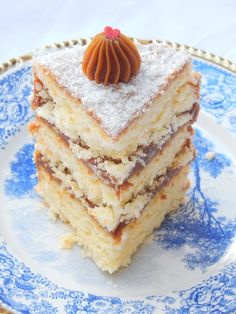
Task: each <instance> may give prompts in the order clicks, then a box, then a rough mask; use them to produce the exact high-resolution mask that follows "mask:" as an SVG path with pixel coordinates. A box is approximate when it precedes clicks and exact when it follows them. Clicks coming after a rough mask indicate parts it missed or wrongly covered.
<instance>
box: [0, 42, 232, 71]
mask: <svg viewBox="0 0 236 314" xmlns="http://www.w3.org/2000/svg"><path fill="white" fill-rule="evenodd" d="M88 41H89V39H86V38H81V39H75V40H70V41H63V42H60V43H54V44H52V45H46V46H45V47H44V48H46V49H47V48H58V49H61V48H65V47H73V46H74V45H77V44H79V45H85V44H86V43H87V42H88ZM138 41H139V42H141V43H142V44H148V43H151V42H157V43H164V44H167V45H168V46H170V47H173V48H177V49H180V50H184V51H186V52H188V53H190V54H191V55H192V56H194V57H197V58H200V59H203V60H206V61H209V62H212V63H214V64H216V65H218V66H220V67H223V68H225V69H226V70H228V71H231V72H233V73H235V74H236V63H234V62H232V61H230V60H227V59H224V58H222V57H220V56H217V55H215V54H213V53H211V52H206V51H204V50H201V49H197V48H194V47H191V46H188V45H184V44H178V43H172V42H170V41H161V40H158V39H155V40H143V39H138ZM32 56H33V53H32V52H31V53H28V54H25V55H23V56H21V57H18V58H12V59H10V60H8V61H7V62H4V63H0V74H2V73H4V72H6V71H7V70H9V69H10V68H12V67H14V66H15V65H18V64H21V63H24V62H25V61H28V60H30V59H32Z"/></svg>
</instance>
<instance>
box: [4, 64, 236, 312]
mask: <svg viewBox="0 0 236 314" xmlns="http://www.w3.org/2000/svg"><path fill="white" fill-rule="evenodd" d="M194 68H195V69H196V70H197V71H199V72H200V73H201V74H202V89H201V108H202V110H201V114H200V117H199V120H198V123H197V126H196V134H195V144H196V146H197V149H198V156H197V158H196V160H195V162H194V163H193V164H192V170H191V181H192V186H191V190H190V192H189V201H188V202H187V204H186V205H185V206H184V207H183V208H181V209H180V210H179V211H178V212H177V213H176V214H173V215H171V216H170V217H168V218H167V219H166V220H165V222H164V223H163V225H162V227H161V228H160V229H159V230H157V231H156V232H155V233H154V235H153V237H151V238H149V239H148V240H147V241H146V243H145V244H143V245H142V246H141V247H140V248H139V250H138V252H137V253H136V254H135V255H134V256H133V260H132V263H131V265H130V266H129V267H127V268H124V269H121V270H120V271H119V272H117V273H115V274H114V275H108V274H106V273H103V272H101V271H100V270H99V269H98V268H97V267H96V266H95V264H94V263H93V262H92V261H91V260H89V259H86V258H84V257H83V255H82V252H81V250H80V248H79V247H74V248H73V249H71V250H61V249H60V245H59V243H58V239H59V237H60V236H61V235H64V234H65V233H67V232H68V230H69V229H68V228H69V227H67V226H65V225H63V224H61V223H60V222H57V223H56V224H54V223H53V222H52V221H50V219H49V218H48V215H47V212H46V209H45V208H44V207H43V205H42V203H41V202H40V200H39V198H38V196H37V195H36V193H35V191H34V186H35V185H36V183H37V177H36V172H35V165H34V163H33V161H32V153H33V150H34V145H33V142H32V139H31V138H30V137H29V136H28V133H27V124H28V122H29V121H30V120H31V119H32V117H33V113H32V111H31V110H30V106H29V95H30V92H31V86H32V75H31V65H30V62H25V63H23V64H22V65H20V66H17V67H15V68H13V69H11V70H9V71H7V72H6V73H4V74H3V75H1V76H0V147H1V152H0V174H1V175H0V232H1V235H0V304H2V306H3V307H5V308H8V309H11V310H12V311H13V312H15V313H43V314H47V313H102V314H104V313H109V314H116V313H142V314H145V313H169V314H174V313H186V314H187V313H198V314H199V313H200V314H201V313H215V314H216V313H236V74H233V73H231V72H228V71H227V70H225V69H223V68H220V67H217V66H215V65H213V64H211V63H207V62H206V61H203V60H200V59H194Z"/></svg>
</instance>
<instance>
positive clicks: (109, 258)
mask: <svg viewBox="0 0 236 314" xmlns="http://www.w3.org/2000/svg"><path fill="white" fill-rule="evenodd" d="M187 174H188V166H186V167H184V168H183V169H182V170H180V171H179V173H178V174H176V176H174V177H173V178H172V179H171V181H169V183H168V184H167V185H166V186H165V187H163V188H162V190H161V193H159V194H158V195H156V197H154V198H153V199H152V201H151V202H150V203H149V204H148V205H147V206H146V208H145V209H144V210H143V211H142V214H141V216H140V217H139V219H134V220H132V221H131V222H129V223H128V224H127V225H121V226H120V228H119V229H118V230H117V232H116V233H109V232H108V231H106V230H105V229H103V228H102V227H101V226H100V225H99V224H98V223H97V222H96V220H94V218H93V217H92V216H90V215H89V214H88V212H87V210H86V209H85V208H84V207H83V206H82V204H81V203H80V201H79V200H78V199H76V198H75V196H74V195H73V194H71V193H70V192H69V191H68V190H65V189H64V188H62V186H61V185H60V184H59V183H58V181H57V180H56V179H54V178H53V177H51V176H50V175H49V174H48V173H47V171H45V169H44V168H40V169H39V170H38V177H39V183H38V186H37V191H38V193H39V194H40V195H41V196H42V197H43V199H44V200H45V202H46V204H47V205H48V207H49V208H50V212H51V214H53V215H56V216H57V217H59V218H60V219H61V220H62V221H64V222H68V223H69V224H70V225H71V227H72V230H73V236H72V239H71V240H72V241H74V242H77V243H78V244H79V245H81V246H82V248H83V250H84V252H85V254H86V255H87V256H88V257H91V258H92V259H93V260H94V262H95V263H96V264H97V265H98V267H100V268H101V269H102V270H104V271H108V272H109V273H113V272H114V271H116V270H117V269H119V268H120V267H121V266H127V265H128V264H129V263H130V259H131V255H132V254H133V253H134V252H135V251H136V249H137V247H138V246H139V245H140V244H141V243H142V242H143V241H144V239H145V238H146V237H147V236H148V235H150V234H151V233H152V232H153V230H154V228H157V227H159V226H160V224H161V223H162V221H163V220H164V217H165V215H166V214H168V213H169V212H171V211H172V210H175V209H177V208H178V207H179V206H180V205H181V204H182V203H183V202H184V201H185V191H186V190H187V189H188V187H189V181H188V178H187ZM67 240H68V239H67Z"/></svg>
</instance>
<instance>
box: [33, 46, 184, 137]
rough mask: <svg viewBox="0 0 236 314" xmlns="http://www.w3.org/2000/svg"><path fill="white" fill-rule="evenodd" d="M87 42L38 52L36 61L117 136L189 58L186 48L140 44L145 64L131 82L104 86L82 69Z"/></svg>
mask: <svg viewBox="0 0 236 314" xmlns="http://www.w3.org/2000/svg"><path fill="white" fill-rule="evenodd" d="M85 49H86V46H76V47H74V48H70V49H65V50H63V51H59V52H56V53H51V54H48V55H44V56H38V57H35V59H34V64H35V65H36V68H37V64H40V65H43V66H44V67H45V68H47V69H48V70H49V71H50V72H51V73H53V74H54V75H55V77H56V79H57V81H58V83H59V84H60V86H62V87H63V88H65V89H66V90H67V91H68V92H69V93H70V94H71V95H72V96H73V97H75V98H76V99H79V100H80V101H81V104H82V107H83V108H84V109H85V110H86V111H87V112H89V113H92V115H93V116H94V117H96V118H97V119H98V120H99V121H100V124H101V126H102V128H103V129H104V131H105V132H106V133H107V135H108V136H110V137H112V138H115V137H117V136H118V135H119V134H120V133H121V132H122V131H123V130H124V129H125V128H126V127H127V125H128V123H129V122H130V121H131V120H132V119H134V118H135V117H137V116H138V115H140V114H141V113H142V112H145V111H147V110H148V107H149V106H148V104H149V103H150V101H151V99H152V98H153V97H154V96H156V95H158V94H161V93H162V92H163V89H164V87H165V86H166V84H167V83H168V79H169V78H170V77H171V76H174V75H175V73H176V71H177V72H178V71H180V70H181V69H182V68H183V67H184V65H185V64H186V63H187V62H189V60H190V57H189V55H188V54H186V53H185V52H181V51H177V50H175V49H173V48H170V47H167V46H165V45H162V44H156V43H151V44H149V45H141V44H138V49H139V52H140V55H141V59H142V62H141V66H140V70H139V72H138V75H137V76H136V77H133V78H132V79H131V80H130V82H129V83H128V84H124V83H119V84H117V85H110V86H107V87H106V86H104V85H103V84H96V83H95V82H94V81H89V80H88V78H87V77H86V76H85V75H84V74H83V72H82V59H83V54H84V51H85Z"/></svg>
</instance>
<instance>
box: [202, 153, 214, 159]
mask: <svg viewBox="0 0 236 314" xmlns="http://www.w3.org/2000/svg"><path fill="white" fill-rule="evenodd" d="M215 155H216V153H214V152H207V153H206V154H205V157H206V159H207V160H212V159H213V158H215Z"/></svg>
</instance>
